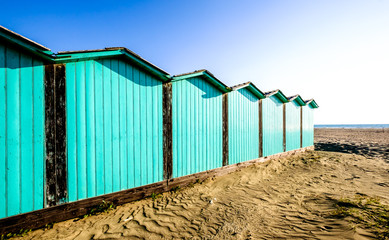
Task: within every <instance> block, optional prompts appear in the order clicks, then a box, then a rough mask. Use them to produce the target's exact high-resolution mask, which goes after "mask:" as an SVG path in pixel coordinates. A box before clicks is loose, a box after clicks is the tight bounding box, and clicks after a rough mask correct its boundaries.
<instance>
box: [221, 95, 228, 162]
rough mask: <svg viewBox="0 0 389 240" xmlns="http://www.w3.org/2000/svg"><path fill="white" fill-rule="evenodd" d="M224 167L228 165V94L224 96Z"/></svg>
mask: <svg viewBox="0 0 389 240" xmlns="http://www.w3.org/2000/svg"><path fill="white" fill-rule="evenodd" d="M222 108H223V110H222V115H223V116H222V118H223V166H227V165H228V94H227V93H224V94H223V103H222Z"/></svg>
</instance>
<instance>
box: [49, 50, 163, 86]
mask: <svg viewBox="0 0 389 240" xmlns="http://www.w3.org/2000/svg"><path fill="white" fill-rule="evenodd" d="M115 56H124V57H126V58H127V59H128V60H130V61H131V62H133V63H135V64H137V65H139V66H140V67H141V68H144V69H146V70H148V71H150V72H151V73H153V74H154V75H156V76H158V77H160V78H161V79H162V80H164V81H168V80H169V79H170V76H169V73H167V72H166V71H164V70H162V69H161V68H159V67H157V66H155V65H154V64H152V63H150V62H149V61H147V60H145V59H144V58H142V57H141V56H139V55H138V54H136V53H134V52H133V51H131V50H129V49H128V48H125V47H110V48H104V49H95V50H80V51H65V52H58V54H57V55H56V59H55V61H56V62H69V61H79V60H85V59H96V58H110V57H115Z"/></svg>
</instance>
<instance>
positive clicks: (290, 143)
mask: <svg viewBox="0 0 389 240" xmlns="http://www.w3.org/2000/svg"><path fill="white" fill-rule="evenodd" d="M285 108H286V109H285V120H286V124H285V127H286V151H291V150H295V149H299V148H300V124H301V113H300V109H301V106H300V105H299V104H297V102H296V101H292V102H289V103H286V104H285Z"/></svg>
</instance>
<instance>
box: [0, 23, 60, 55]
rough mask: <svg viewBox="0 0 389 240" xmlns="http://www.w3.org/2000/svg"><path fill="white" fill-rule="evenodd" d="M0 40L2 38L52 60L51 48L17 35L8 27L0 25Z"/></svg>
mask: <svg viewBox="0 0 389 240" xmlns="http://www.w3.org/2000/svg"><path fill="white" fill-rule="evenodd" d="M0 40H4V41H6V42H8V43H11V44H13V45H17V46H18V47H21V48H23V49H24V50H26V51H28V52H30V53H32V54H34V55H37V56H39V57H42V58H44V59H46V60H52V58H53V56H52V55H53V53H52V52H51V50H50V49H49V48H47V47H45V46H43V45H41V44H39V43H36V42H34V41H32V40H31V39H28V38H26V37H23V36H22V35H19V34H17V33H15V32H13V31H11V30H9V29H8V28H5V27H3V26H1V25H0Z"/></svg>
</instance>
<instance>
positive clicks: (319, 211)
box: [21, 129, 389, 239]
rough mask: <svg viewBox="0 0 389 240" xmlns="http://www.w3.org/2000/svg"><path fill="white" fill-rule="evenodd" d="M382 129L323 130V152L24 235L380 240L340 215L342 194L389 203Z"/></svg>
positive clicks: (388, 169) (387, 136)
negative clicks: (377, 198) (339, 208)
mask: <svg viewBox="0 0 389 240" xmlns="http://www.w3.org/2000/svg"><path fill="white" fill-rule="evenodd" d="M375 131H376V130H363V131H362V130H354V131H353V130H330V129H325V130H318V131H315V134H316V140H317V143H316V146H317V148H318V149H320V150H321V151H315V152H307V153H304V154H302V155H294V156H291V157H288V158H280V159H277V160H272V161H269V162H265V163H258V164H255V165H252V166H250V167H247V168H245V169H243V170H240V171H238V172H234V173H231V174H228V175H225V176H222V177H217V178H215V179H208V180H206V181H204V182H202V183H197V184H194V185H193V186H190V187H187V188H183V189H180V190H178V191H177V192H169V193H164V194H163V195H161V196H158V197H157V198H156V199H154V200H153V199H151V198H148V199H143V200H140V201H136V202H133V203H129V204H125V205H123V206H118V207H117V208H116V209H114V210H112V211H110V212H108V213H103V214H100V215H96V216H90V217H87V218H84V219H77V220H69V221H65V222H61V223H56V224H55V225H54V227H53V228H52V229H49V230H43V229H40V230H35V231H33V232H30V233H29V234H28V235H27V236H25V237H23V238H21V239H375V235H374V233H373V230H372V229H370V228H368V227H367V226H364V225H359V224H354V223H352V222H350V221H349V219H347V218H339V217H335V216H333V213H334V211H335V210H336V205H335V203H336V201H337V200H339V199H341V198H355V197H356V196H371V197H379V198H380V201H381V203H383V204H389V164H388V162H389V161H388V159H389V158H388V149H389V148H388V143H389V142H388V141H389V130H387V132H384V133H382V134H381V133H380V132H375ZM381 131H382V130H381ZM334 150H335V151H338V152H332V151H334ZM339 151H340V152H339Z"/></svg>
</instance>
